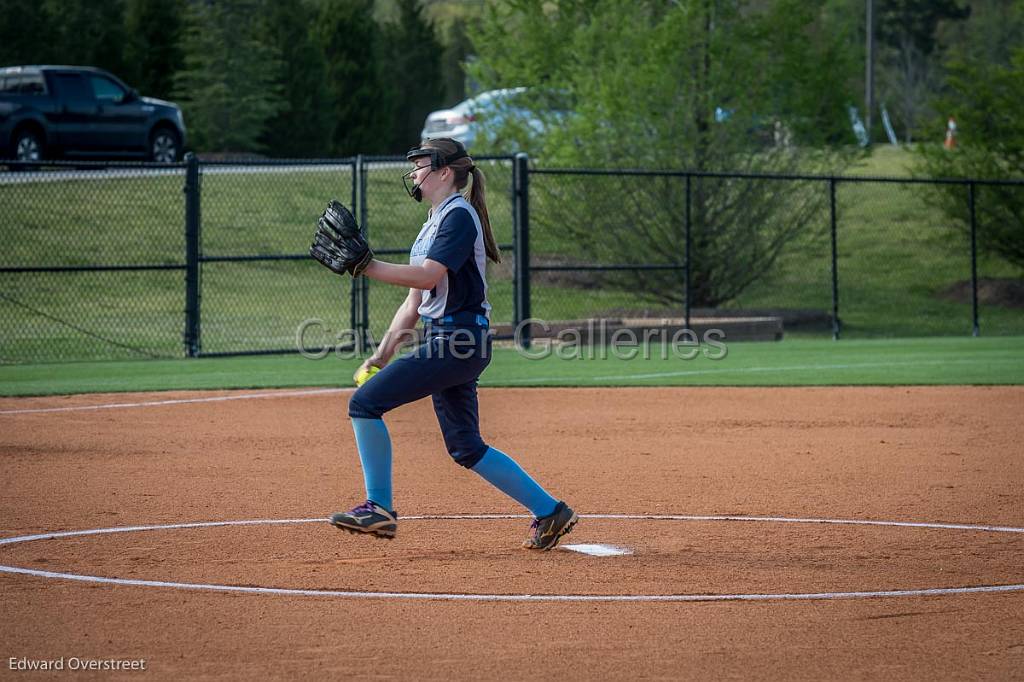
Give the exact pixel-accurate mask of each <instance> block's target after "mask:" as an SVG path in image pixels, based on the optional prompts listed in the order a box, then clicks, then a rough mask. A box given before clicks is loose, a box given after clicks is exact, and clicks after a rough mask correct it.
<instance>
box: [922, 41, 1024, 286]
mask: <svg viewBox="0 0 1024 682" xmlns="http://www.w3.org/2000/svg"><path fill="white" fill-rule="evenodd" d="M1021 93H1024V47H1020V48H1017V49H1016V50H1015V51H1014V52H1013V53H1012V57H1011V59H1010V63H1009V64H1007V65H1002V64H998V63H993V62H988V61H983V60H980V59H968V60H963V59H957V60H954V61H953V62H952V63H950V65H949V77H948V79H947V93H946V95H945V96H943V97H942V98H941V99H940V100H939V102H938V105H937V107H936V108H937V109H938V110H939V111H942V112H949V113H950V114H954V115H955V116H956V121H957V138H958V144H957V147H956V149H954V150H952V151H950V150H946V149H943V148H942V147H940V146H938V145H931V146H926V145H921V147H920V149H919V153H920V161H921V170H922V171H923V172H924V173H925V174H926V175H929V176H932V177H970V178H987V179H1005V178H1024V115H1022V114H1021V108H1020V103H1021ZM944 123H945V122H944V121H936V132H938V128H939V125H944ZM976 192H977V196H976V211H977V213H976V215H977V221H978V226H979V228H978V246H979V248H980V249H981V250H983V251H986V252H988V253H993V254H997V255H999V256H1001V257H1003V258H1005V259H1006V260H1007V261H1009V262H1010V263H1013V264H1014V265H1016V266H1018V267H1020V268H1024V187H1022V186H1019V185H1018V186H980V187H977V188H976ZM938 196H939V200H940V202H941V206H942V207H943V209H944V210H945V213H946V214H947V215H948V216H949V217H950V219H951V220H952V222H953V224H954V225H955V226H956V227H957V228H958V229H960V230H961V231H964V232H966V231H967V230H968V229H969V227H970V223H969V214H968V204H967V195H966V192H965V190H964V188H963V187H962V186H947V187H945V188H942V189H940V190H938Z"/></svg>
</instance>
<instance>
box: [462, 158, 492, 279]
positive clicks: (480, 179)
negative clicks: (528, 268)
mask: <svg viewBox="0 0 1024 682" xmlns="http://www.w3.org/2000/svg"><path fill="white" fill-rule="evenodd" d="M470 172H471V173H472V174H473V184H472V185H471V186H470V188H469V192H468V193H464V194H463V196H464V197H465V198H466V199H467V200H468V201H469V205H470V206H472V207H473V208H474V209H475V210H476V214H477V215H478V216H480V226H481V227H482V228H483V230H484V250H485V251H486V252H487V257H488V258H489V259H490V260H491V262H492V263H500V262H501V252H500V251H499V250H498V245H497V243H495V241H494V233H493V232H492V231H491V218H490V216H489V215H488V214H487V200H486V197H485V192H486V189H485V186H484V172H483V171H482V170H480V169H479V168H477V167H476V165H473V166H471V167H470ZM467 194H468V196H467Z"/></svg>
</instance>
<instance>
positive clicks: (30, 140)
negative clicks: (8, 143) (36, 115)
mask: <svg viewBox="0 0 1024 682" xmlns="http://www.w3.org/2000/svg"><path fill="white" fill-rule="evenodd" d="M13 147H14V158H15V159H17V160H18V161H42V159H43V143H42V141H41V140H40V139H39V135H37V134H36V133H35V131H33V130H28V129H26V130H19V131H18V132H17V133H15V134H14V145H13Z"/></svg>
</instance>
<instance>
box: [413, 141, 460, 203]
mask: <svg viewBox="0 0 1024 682" xmlns="http://www.w3.org/2000/svg"><path fill="white" fill-rule="evenodd" d="M433 142H434V141H433V140H425V141H424V142H422V143H421V144H420V146H419V147H415V148H413V149H410V150H409V151H408V152H407V153H406V155H405V158H406V159H408V160H409V161H412V162H415V160H416V159H422V158H425V157H429V158H430V173H433V172H434V171H436V170H440V169H442V168H444V167H445V166H447V165H448V164H450V163H452V162H453V161H458V160H459V159H464V158H466V157H467V156H469V154H468V153H466V147H465V146H464V145H463V144H462V143H461V142H459V141H458V140H453V139H452V138H450V137H441V138H437V142H449V143H451V144H452V145H454V146H455V151H454V152H452V153H451V154H450V155H448V156H445V155H444V153H443V152H442V151H441V150H440V149H438V148H437V147H436V146H434V144H432V143H433ZM416 170H418V169H416ZM416 170H411V171H409V172H408V173H406V174H405V175H403V176H402V185H403V186H404V187H405V191H406V192H407V193H408V194H409V196H410V197H412V198H413V199H415V200H416V201H423V190H422V189H420V185H422V184H423V182H424V181H425V180H426V179H427V175H430V173H427V174H426V175H424V176H423V179H422V180H420V181H419V182H417V183H416V184H415V185H413V186H412V187H410V186H409V180H410V178H411V176H412V174H413V173H415V172H416Z"/></svg>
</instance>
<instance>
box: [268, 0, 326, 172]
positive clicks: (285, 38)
mask: <svg viewBox="0 0 1024 682" xmlns="http://www.w3.org/2000/svg"><path fill="white" fill-rule="evenodd" d="M314 18H315V14H314V11H313V9H312V8H311V7H310V6H309V5H308V4H306V3H304V2H303V1H302V0H277V1H276V2H268V3H267V4H266V6H265V9H264V14H263V17H262V27H261V34H262V36H263V37H264V41H265V42H266V43H267V44H268V45H272V46H274V47H276V49H277V50H278V52H279V53H280V55H281V60H282V64H283V68H282V71H281V82H280V87H281V92H282V98H283V101H284V106H283V108H282V109H281V111H280V112H278V114H277V115H276V116H274V117H273V118H272V119H270V120H269V121H268V123H267V127H266V130H265V131H264V133H263V136H262V140H263V144H264V146H265V147H266V149H267V151H268V152H269V153H270V154H271V155H273V156H278V157H321V156H327V155H328V154H329V152H330V135H331V130H332V125H331V122H332V119H333V117H334V115H333V112H332V111H331V109H330V95H329V93H328V89H327V84H326V81H325V74H326V65H325V63H324V56H323V54H322V53H321V52H320V49H319V47H318V46H317V45H316V43H315V42H314V40H313V37H312V28H313V20H314Z"/></svg>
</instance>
